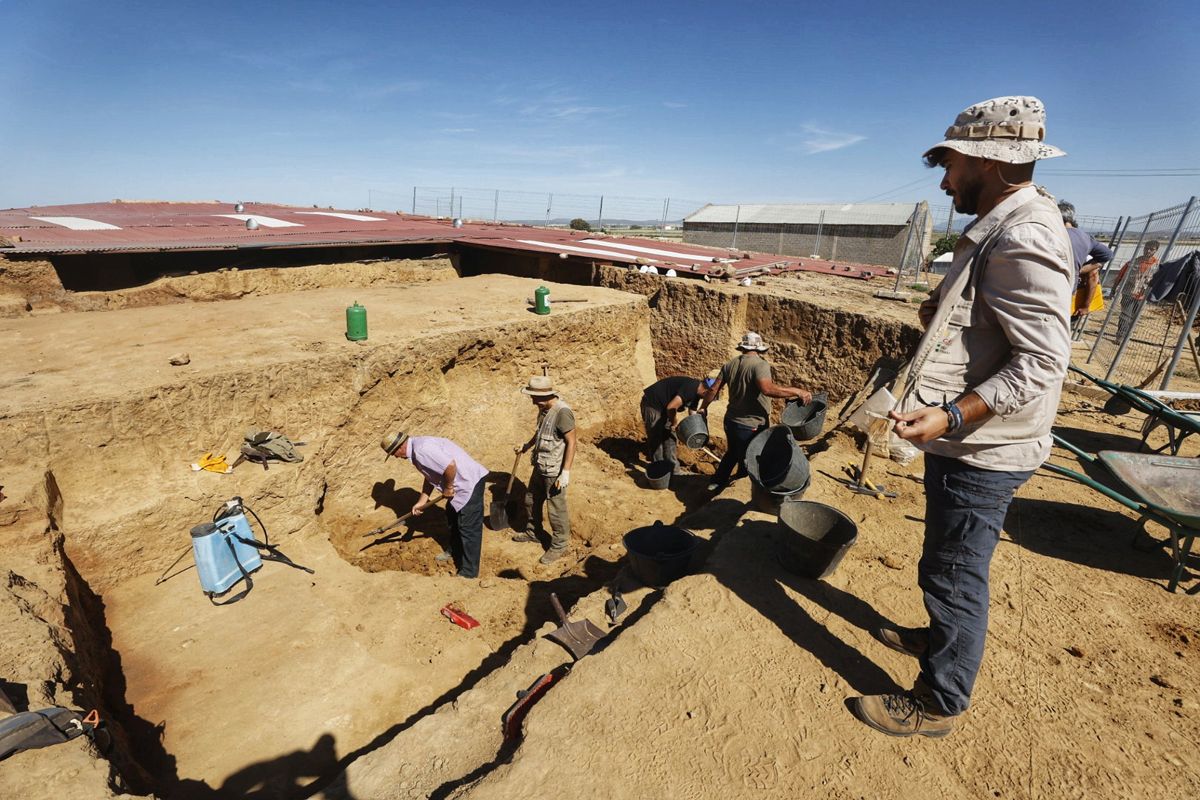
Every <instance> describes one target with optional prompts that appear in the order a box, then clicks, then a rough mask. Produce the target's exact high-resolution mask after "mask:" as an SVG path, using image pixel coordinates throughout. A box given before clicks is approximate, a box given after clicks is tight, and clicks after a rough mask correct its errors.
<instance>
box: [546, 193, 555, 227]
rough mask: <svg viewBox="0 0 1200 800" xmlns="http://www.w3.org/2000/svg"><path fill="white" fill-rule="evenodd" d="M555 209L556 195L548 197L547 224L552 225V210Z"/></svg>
mask: <svg viewBox="0 0 1200 800" xmlns="http://www.w3.org/2000/svg"><path fill="white" fill-rule="evenodd" d="M552 208H554V195H553V194H548V195H546V224H547V225H549V224H550V209H552Z"/></svg>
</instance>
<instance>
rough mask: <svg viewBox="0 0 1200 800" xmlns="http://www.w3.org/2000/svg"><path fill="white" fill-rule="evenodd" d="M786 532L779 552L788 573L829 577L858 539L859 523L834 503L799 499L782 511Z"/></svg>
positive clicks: (781, 529) (781, 540)
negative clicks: (854, 521) (838, 508)
mask: <svg viewBox="0 0 1200 800" xmlns="http://www.w3.org/2000/svg"><path fill="white" fill-rule="evenodd" d="M779 529H780V532H781V533H782V534H783V535H782V538H781V539H780V540H779V544H778V549H777V553H778V555H779V563H780V564H782V565H783V568H784V569H786V570H787V571H788V572H794V573H795V574H797V575H800V576H802V577H805V578H814V579H820V578H826V577H829V576H830V575H832V574H833V571H834V570H835V569H837V566H838V564H840V563H841V561H842V557H843V556H845V555H846V552H847V551H848V550H849V549H850V548H851V547H852V546H853V545H854V542H855V540H857V539H858V526H857V525H855V524H854V523H853V522H852V521H851V520H850V518H849V517H847V516H846V515H845V514H843V513H842V512H841V511H838V510H837V509H836V508H834V507H833V506H827V505H825V504H824V503H814V502H813V501H811V500H797V501H795V502H792V503H784V504H783V505H782V507H781V508H780V511H779Z"/></svg>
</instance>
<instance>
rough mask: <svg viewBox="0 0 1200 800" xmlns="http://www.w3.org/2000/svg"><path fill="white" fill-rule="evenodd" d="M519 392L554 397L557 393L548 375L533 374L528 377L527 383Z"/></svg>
mask: <svg viewBox="0 0 1200 800" xmlns="http://www.w3.org/2000/svg"><path fill="white" fill-rule="evenodd" d="M521 393H522V394H527V395H529V396H530V397H555V396H557V395H558V392H557V391H555V389H554V381H552V380H551V379H550V377H549V376H548V375H534V376H533V377H531V378H530V379H529V385H528V386H526V387H525V388H524V389H522V390H521Z"/></svg>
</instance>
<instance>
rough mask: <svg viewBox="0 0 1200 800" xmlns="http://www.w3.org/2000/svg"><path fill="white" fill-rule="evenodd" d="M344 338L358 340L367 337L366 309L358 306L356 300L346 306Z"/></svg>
mask: <svg viewBox="0 0 1200 800" xmlns="http://www.w3.org/2000/svg"><path fill="white" fill-rule="evenodd" d="M346 338H347V339H349V340H350V341H352V342H359V341H362V340H363V339H366V338H367V309H366V307H365V306H360V305H359V304H358V301H357V300H355V301H354V305H352V306H347V307H346Z"/></svg>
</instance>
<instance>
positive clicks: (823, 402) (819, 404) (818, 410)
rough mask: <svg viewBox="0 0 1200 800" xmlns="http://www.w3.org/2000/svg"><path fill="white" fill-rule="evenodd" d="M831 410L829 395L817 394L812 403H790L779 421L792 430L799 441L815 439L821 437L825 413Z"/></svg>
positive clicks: (824, 393)
mask: <svg viewBox="0 0 1200 800" xmlns="http://www.w3.org/2000/svg"><path fill="white" fill-rule="evenodd" d="M828 408H829V395H828V393H826V392H817V393H816V394H814V395H813V396H812V402H810V403H804V404H801V403H788V404H787V405H785V406H784V407H783V414H782V415H780V417H779V421H780V422H781V423H783V424H784V425H787V426H788V427H789V428H791V429H792V435H793V436H795V437H796V438H797V439H801V440H805V441H807V440H808V439H815V438H817V437H818V436H820V435H821V428H822V427H824V425H825V412H826V410H828Z"/></svg>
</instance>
